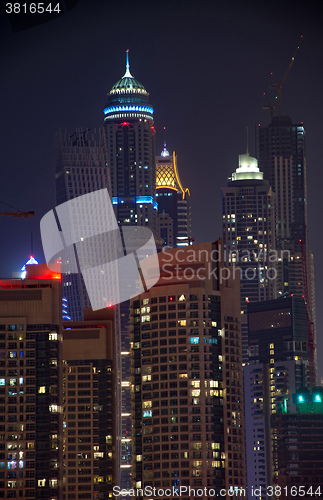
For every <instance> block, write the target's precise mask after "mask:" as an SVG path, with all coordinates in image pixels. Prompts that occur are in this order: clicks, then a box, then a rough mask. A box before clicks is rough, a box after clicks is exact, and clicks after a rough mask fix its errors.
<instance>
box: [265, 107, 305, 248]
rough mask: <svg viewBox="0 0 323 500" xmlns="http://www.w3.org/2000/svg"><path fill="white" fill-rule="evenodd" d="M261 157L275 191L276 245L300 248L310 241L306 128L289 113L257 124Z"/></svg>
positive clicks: (266, 176)
mask: <svg viewBox="0 0 323 500" xmlns="http://www.w3.org/2000/svg"><path fill="white" fill-rule="evenodd" d="M257 146H258V161H259V166H260V168H261V170H262V172H263V173H264V177H265V179H267V180H268V181H269V184H270V185H271V187H272V189H273V191H274V193H275V195H276V212H277V213H276V243H277V245H276V246H277V248H282V249H285V248H287V249H291V250H293V251H294V252H300V251H301V247H300V243H299V240H300V239H301V240H303V242H304V244H305V246H306V245H307V191H306V157H305V128H304V124H303V123H299V124H293V123H292V121H291V119H290V117H288V116H274V117H273V118H272V121H271V123H270V124H269V125H268V126H259V127H258V145H257Z"/></svg>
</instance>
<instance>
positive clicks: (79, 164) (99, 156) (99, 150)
mask: <svg viewBox="0 0 323 500" xmlns="http://www.w3.org/2000/svg"><path fill="white" fill-rule="evenodd" d="M56 149H57V163H56V205H60V204H61V203H65V202H68V201H70V200H72V199H74V198H76V197H78V196H82V195H84V194H87V193H91V192H93V191H97V190H99V189H104V188H107V189H108V190H109V192H110V181H109V171H108V167H107V162H106V156H107V155H106V143H105V136H104V130H103V128H98V129H82V128H79V129H76V131H75V132H74V133H73V134H70V133H68V132H67V131H64V132H63V131H62V130H59V131H58V133H57V136H56ZM62 281H63V295H64V296H65V297H66V299H67V302H68V311H69V315H70V317H71V318H72V320H73V321H80V320H82V319H83V311H84V308H85V307H90V301H89V297H88V294H87V292H86V288H85V285H84V281H83V278H82V275H81V273H77V274H74V273H66V274H62Z"/></svg>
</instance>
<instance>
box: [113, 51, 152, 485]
mask: <svg viewBox="0 0 323 500" xmlns="http://www.w3.org/2000/svg"><path fill="white" fill-rule="evenodd" d="M153 113H154V110H153V107H152V106H151V105H150V104H149V94H148V92H147V90H146V89H145V88H144V86H143V85H142V84H141V83H140V82H138V80H136V79H135V78H134V77H133V76H132V74H131V72H130V65H129V51H127V52H126V71H125V74H124V75H123V77H122V78H120V80H118V81H117V83H115V84H114V85H113V87H112V88H111V90H110V91H109V93H108V102H107V105H106V106H105V109H104V124H105V135H106V145H107V163H108V165H109V168H110V175H111V190H112V203H113V207H114V210H115V214H116V218H117V221H118V223H119V224H120V225H122V226H124V225H133V226H134V225H138V226H146V227H149V228H150V229H151V230H152V231H153V233H155V234H156V232H157V200H156V166H155V129H154V118H153ZM115 314H116V318H120V321H119V320H118V321H117V322H116V323H117V328H116V339H117V341H118V342H120V347H121V352H122V353H123V355H122V356H121V361H120V364H121V373H122V381H123V382H125V384H124V385H123V386H122V393H121V395H120V396H118V394H120V393H119V392H118V390H119V388H117V399H118V398H119V397H120V399H122V413H124V414H125V415H124V416H123V417H122V418H121V424H120V421H119V420H118V421H117V425H119V424H120V428H121V431H119V428H118V429H117V434H118V440H119V442H120V443H121V447H122V449H121V453H120V456H121V462H120V476H121V477H120V482H119V483H117V484H120V486H121V488H125V489H129V488H131V486H132V481H131V464H132V453H131V443H130V442H129V440H128V438H129V436H131V434H132V426H131V418H130V417H129V415H130V414H131V385H129V386H128V385H127V383H128V382H129V381H130V372H131V363H130V355H129V354H127V353H130V330H129V303H128V302H124V303H122V304H121V305H120V306H118V307H117V308H116V311H115ZM118 356H120V353H116V359H117V360H118V359H120V358H118ZM120 407H121V405H120ZM117 415H118V412H117ZM147 415H148V412H147ZM117 418H118V416H117ZM117 459H118V460H119V450H117Z"/></svg>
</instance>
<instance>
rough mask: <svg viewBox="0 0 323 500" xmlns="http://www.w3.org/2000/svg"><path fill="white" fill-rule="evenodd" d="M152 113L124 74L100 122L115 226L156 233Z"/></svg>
mask: <svg viewBox="0 0 323 500" xmlns="http://www.w3.org/2000/svg"><path fill="white" fill-rule="evenodd" d="M153 113H154V110H153V108H152V106H151V105H150V104H149V94H148V92H147V90H146V89H145V88H144V86H143V85H142V84H141V83H140V82H138V80H136V78H134V77H133V76H132V74H131V73H130V66H129V50H127V52H126V72H125V74H124V76H123V77H122V78H121V79H120V80H118V81H117V82H116V83H115V84H114V85H113V87H112V88H111V90H110V92H109V93H108V102H107V106H106V107H105V109H104V115H105V117H104V122H105V130H106V140H107V149H108V165H109V168H110V173H111V186H112V196H113V204H114V208H115V213H116V217H117V220H118V223H119V224H130V225H139V226H148V227H149V228H150V229H152V231H153V232H154V233H156V222H157V203H156V170H155V129H154V118H153Z"/></svg>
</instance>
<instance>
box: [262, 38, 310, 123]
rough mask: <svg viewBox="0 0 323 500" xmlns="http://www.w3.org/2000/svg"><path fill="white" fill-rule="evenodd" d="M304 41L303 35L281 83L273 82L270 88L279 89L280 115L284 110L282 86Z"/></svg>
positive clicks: (277, 97)
mask: <svg viewBox="0 0 323 500" xmlns="http://www.w3.org/2000/svg"><path fill="white" fill-rule="evenodd" d="M302 42H303V35H302V36H301V39H300V41H299V44H298V45H297V49H296V50H295V52H294V54H293V56H292V58H291V60H290V63H289V65H288V66H287V69H286V71H285V74H284V76H283V78H282V79H281V81H280V83H278V82H277V81H276V82H275V83H272V84H271V85H270V88H271V89H272V90H275V89H277V96H276V99H277V100H278V113H279V116H281V112H282V102H281V93H282V88H283V85H284V83H285V80H286V78H287V76H288V73H289V72H290V69H291V67H292V66H293V64H294V61H295V57H296V55H297V52H298V50H299V48H300V46H301V44H302ZM271 75H272V76H273V73H271ZM270 112H271V110H270Z"/></svg>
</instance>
